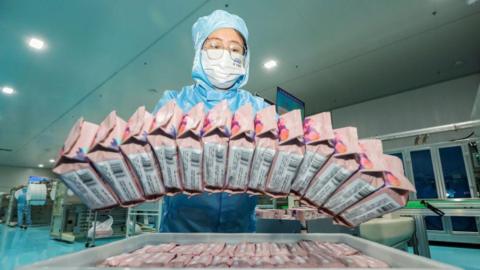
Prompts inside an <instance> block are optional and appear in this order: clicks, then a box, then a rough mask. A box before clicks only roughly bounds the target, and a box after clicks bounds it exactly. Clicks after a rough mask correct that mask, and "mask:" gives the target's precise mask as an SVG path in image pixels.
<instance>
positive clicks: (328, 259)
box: [310, 253, 345, 268]
mask: <svg viewBox="0 0 480 270" xmlns="http://www.w3.org/2000/svg"><path fill="white" fill-rule="evenodd" d="M310 260H311V262H312V263H313V264H315V265H316V266H317V267H319V268H343V267H345V265H344V264H343V263H342V262H341V261H340V260H339V259H338V258H335V257H333V256H331V255H329V254H326V253H312V254H310Z"/></svg>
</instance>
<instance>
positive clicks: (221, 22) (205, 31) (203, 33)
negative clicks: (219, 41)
mask: <svg viewBox="0 0 480 270" xmlns="http://www.w3.org/2000/svg"><path fill="white" fill-rule="evenodd" d="M221 28H233V29H235V30H237V31H238V32H240V34H242V36H243V38H244V39H245V41H248V29H247V25H246V24H245V21H244V20H243V19H242V18H240V17H239V16H237V15H235V14H231V13H228V12H226V11H225V10H215V11H214V12H212V13H211V14H210V15H208V16H204V17H200V18H198V20H197V21H196V22H195V23H194V24H193V26H192V38H193V44H194V45H195V49H197V48H198V47H199V46H200V47H201V46H202V45H203V42H204V41H205V39H206V38H207V37H208V36H209V35H210V34H211V33H212V32H214V31H215V30H217V29H221ZM245 45H246V44H245Z"/></svg>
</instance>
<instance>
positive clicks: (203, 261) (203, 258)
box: [186, 254, 213, 268]
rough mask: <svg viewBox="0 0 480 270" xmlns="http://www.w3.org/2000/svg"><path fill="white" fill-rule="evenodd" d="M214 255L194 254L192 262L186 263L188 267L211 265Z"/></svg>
mask: <svg viewBox="0 0 480 270" xmlns="http://www.w3.org/2000/svg"><path fill="white" fill-rule="evenodd" d="M212 260H213V256H212V255H204V254H202V255H198V256H194V257H193V258H192V259H191V260H190V262H188V264H187V265H186V267H192V268H205V267H207V266H210V264H212Z"/></svg>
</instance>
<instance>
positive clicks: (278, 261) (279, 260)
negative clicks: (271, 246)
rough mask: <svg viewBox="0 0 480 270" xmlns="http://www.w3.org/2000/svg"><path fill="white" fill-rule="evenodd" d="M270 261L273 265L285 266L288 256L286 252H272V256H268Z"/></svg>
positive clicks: (288, 259) (287, 263)
mask: <svg viewBox="0 0 480 270" xmlns="http://www.w3.org/2000/svg"><path fill="white" fill-rule="evenodd" d="M270 261H271V263H272V265H273V266H275V267H279V268H286V267H289V263H290V258H289V257H288V255H286V254H278V255H274V254H272V256H271V257H270Z"/></svg>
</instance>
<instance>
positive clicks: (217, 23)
mask: <svg viewBox="0 0 480 270" xmlns="http://www.w3.org/2000/svg"><path fill="white" fill-rule="evenodd" d="M192 37H193V43H194V47H195V58H194V60H193V68H192V78H193V81H194V84H193V85H190V86H185V87H183V88H182V90H181V91H172V90H168V91H165V92H164V94H163V97H162V98H161V99H160V100H159V102H158V104H157V106H156V107H155V110H154V112H156V111H158V110H159V109H160V107H162V106H163V105H165V104H166V103H167V102H168V101H170V100H174V101H175V102H176V103H177V104H178V105H179V106H180V107H181V108H182V109H183V111H185V112H187V111H188V110H190V108H192V107H193V106H195V105H196V104H197V103H199V102H202V103H204V104H205V108H206V110H209V109H211V108H212V107H214V106H215V105H216V104H218V103H219V102H220V101H221V100H227V101H228V104H229V106H230V110H231V111H233V112H235V111H236V110H237V109H238V108H239V107H241V106H242V105H244V104H247V103H250V104H251V105H252V107H253V109H254V111H255V112H256V111H259V110H261V109H263V108H264V107H266V106H267V104H266V103H265V102H264V100H263V99H262V98H259V97H254V96H253V95H252V94H251V93H250V92H248V91H245V90H242V89H240V88H241V87H242V86H244V85H245V84H246V83H247V81H248V65H249V56H250V52H249V48H248V46H247V41H248V30H247V26H246V24H245V22H244V21H243V19H242V18H240V17H238V16H236V15H233V14H230V13H228V12H226V11H223V10H217V11H214V12H213V13H212V14H210V15H209V16H205V17H201V18H199V19H198V20H197V22H195V24H194V25H193V27H192ZM256 203H257V198H256V197H254V196H251V195H248V194H238V195H231V194H227V193H215V194H207V193H203V194H200V195H196V196H192V197H189V196H187V195H183V194H179V195H175V196H173V197H165V199H164V203H163V217H162V224H161V228H160V230H161V231H162V232H254V231H255V206H256Z"/></svg>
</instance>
